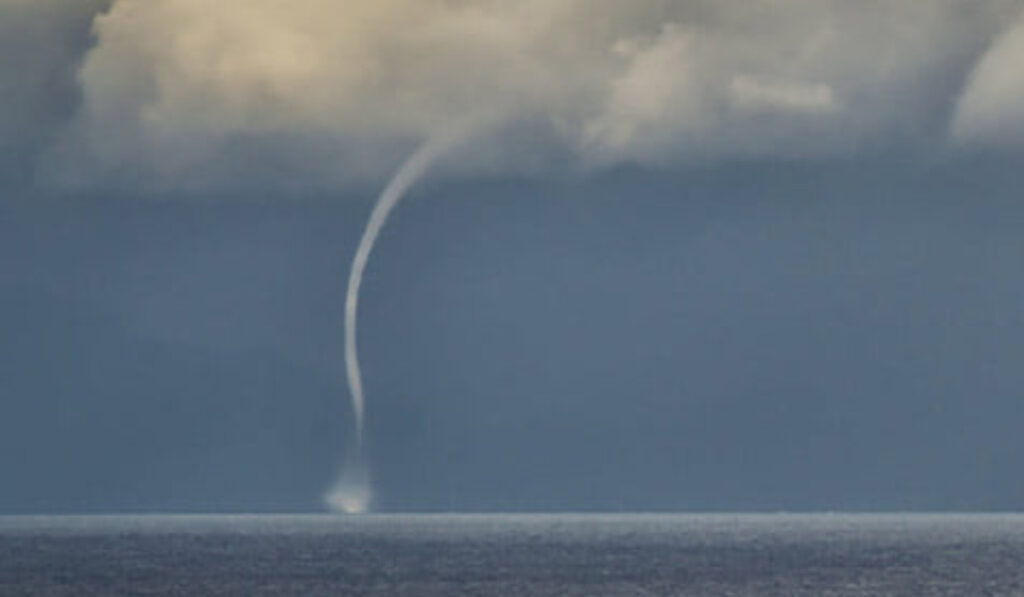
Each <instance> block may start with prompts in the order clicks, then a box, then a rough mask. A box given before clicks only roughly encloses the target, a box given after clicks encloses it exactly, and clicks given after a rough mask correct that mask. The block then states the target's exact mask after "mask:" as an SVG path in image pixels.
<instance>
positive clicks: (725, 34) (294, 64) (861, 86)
mask: <svg viewBox="0 0 1024 597" xmlns="http://www.w3.org/2000/svg"><path fill="white" fill-rule="evenodd" d="M0 2H2V4H0V6H2V10H3V11H4V12H6V13H10V14H15V13H18V12H24V11H28V10H31V8H30V7H31V6H33V5H32V3H28V2H23V1H15V0H0ZM45 4H48V5H53V6H56V5H58V4H61V3H60V2H57V1H56V0H46V2H45ZM63 4H71V2H70V0H68V1H67V2H64V3H63ZM1022 9H1024V4H1022V3H1021V2H1020V1H1018V0H984V1H968V0H927V1H921V0H896V1H893V2H880V1H879V2H875V1H871V2H859V3H850V2H843V1H841V0H825V1H821V0H771V1H768V0H764V1H759V2H747V1H739V0H737V1H726V2H721V1H711V0H694V1H686V2H684V1H678V2H674V1H670V0H636V1H633V2H628V3H627V2H621V1H620V0H522V1H519V2H499V1H497V0H428V1H424V0H349V1H347V2H343V3H339V2H336V1H334V0H302V1H295V0H291V1H286V0H253V1H250V2H220V3H210V2H206V1H205V0H117V1H115V2H114V3H113V5H112V6H111V7H110V8H109V10H107V11H105V12H103V13H100V14H97V16H96V17H95V19H94V23H93V31H94V35H95V45H94V46H93V47H92V48H91V49H90V50H89V51H88V54H87V55H85V56H84V60H83V62H82V64H81V66H80V68H79V69H78V72H77V82H78V86H79V89H80V102H79V105H78V108H77V110H76V112H75V114H74V116H73V118H71V119H70V122H69V123H68V124H67V126H65V127H64V129H63V132H62V134H61V135H60V136H59V138H58V139H57V140H55V141H53V143H52V146H51V147H50V150H49V151H48V152H47V158H46V160H47V168H48V170H47V172H48V176H51V177H53V178H55V179H59V180H63V181H65V182H67V181H70V182H85V183H96V182H111V181H113V182H117V181H126V180H127V181H148V183H151V184H158V185H182V184H194V185H205V184H220V183H230V182H231V181H232V180H239V179H259V178H260V177H277V176H279V175H284V176H291V177H300V178H304V179H308V180H313V181H318V182H319V183H322V184H329V185H344V184H347V183H350V182H353V181H364V180H376V179H379V178H380V177H381V176H384V175H386V173H387V172H389V171H390V170H391V169H392V168H393V167H394V166H395V164H396V163H398V162H399V161H400V160H401V159H402V158H403V157H404V155H405V154H407V152H408V151H410V149H411V148H412V147H413V146H415V145H416V144H417V143H420V142H422V141H423V140H425V139H427V138H430V137H432V136H436V135H439V134H442V133H443V132H444V131H446V130H449V129H451V128H453V127H458V126H466V125H467V123H480V129H481V131H482V132H481V134H480V135H477V137H476V139H475V140H474V141H473V143H472V144H470V146H468V147H467V148H466V149H465V150H464V151H462V152H461V153H459V154H458V155H456V156H453V157H452V158H451V159H449V160H448V163H447V164H446V167H447V168H448V169H449V170H450V171H458V172H460V173H474V172H476V173H478V172H508V171H519V172H531V171H543V170H546V169H551V168H556V167H558V168H561V167H569V168H583V169H586V168H600V167H603V166H608V165H614V164H619V163H641V164H672V163H679V162H685V161H694V160H696V161H701V160H716V159H722V158H735V157H740V158H759V157H765V156H768V157H783V158H802V157H811V156H821V155H836V154H848V153H851V152H858V151H870V150H872V149H873V148H877V147H892V146H900V147H903V146H906V147H910V148H922V150H923V148H930V147H934V146H936V143H937V142H938V144H939V145H952V146H960V145H971V146H974V145H989V144H994V145H998V146H1001V147H1003V146H1016V145H1019V144H1020V143H1021V141H1022V140H1024V76H1022V75H1021V74H1020V73H1021V72H1022V71H1021V68H1020V64H1022V63H1024V16H1022V12H1021V11H1022ZM50 12H52V13H54V14H55V15H57V14H58V13H60V12H61V11H60V10H52V11H50ZM53 18H58V16H54V17H53ZM5 84H7V85H10V83H5ZM0 101H3V100H0ZM5 126H6V127H8V128H10V127H13V126H14V125H13V124H7V125H5ZM19 134H20V133H19Z"/></svg>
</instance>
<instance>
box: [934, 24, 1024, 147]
mask: <svg viewBox="0 0 1024 597" xmlns="http://www.w3.org/2000/svg"><path fill="white" fill-rule="evenodd" d="M952 132H953V135H954V137H955V138H956V139H957V140H959V141H961V142H963V143H966V144H970V145H986V144H995V145H1009V144H1017V145H1019V144H1020V143H1022V142H1024V12H1021V14H1020V16H1019V17H1018V18H1017V20H1016V22H1015V23H1014V25H1013V26H1012V27H1010V29H1009V30H1008V31H1007V32H1006V33H1005V34H1003V35H1002V36H1000V37H999V38H997V39H996V41H995V42H994V43H993V44H992V47H991V48H989V50H988V51H987V52H986V53H985V55H984V56H983V57H982V58H981V60H980V61H979V62H978V64H977V66H976V67H975V68H974V69H973V71H972V72H971V74H970V77H969V79H968V84H967V86H966V88H965V89H964V92H963V95H961V96H960V98H959V101H958V103H957V111H956V116H955V118H954V120H953V126H952Z"/></svg>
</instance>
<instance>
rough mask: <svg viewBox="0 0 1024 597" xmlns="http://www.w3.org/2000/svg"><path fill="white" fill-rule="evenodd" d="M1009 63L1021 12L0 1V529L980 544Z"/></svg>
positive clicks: (959, 7) (1000, 476) (1017, 437)
mask: <svg viewBox="0 0 1024 597" xmlns="http://www.w3.org/2000/svg"><path fill="white" fill-rule="evenodd" d="M1021 64H1024V3H1022V2H1020V1H1017V0H982V1H973V0H972V1H968V0H926V1H922V0H912V1H911V0H896V1H893V2H875V1H868V2H857V3H849V2H841V1H839V0H834V1H831V0H825V1H810V0H777V1H770V2H769V1H764V2H740V1H735V2H732V1H726V2H720V1H716V2H712V1H710V0H708V1H701V0H693V1H682V0H680V1H670V0H638V1H634V2H628V3H626V2H621V1H619V0H589V1H585V0H543V1H542V0H525V1H522V2H516V3H507V2H497V1H489V0H458V1H456V0H431V1H423V0H374V1H370V0H366V1H362V0H359V1H355V0H352V1H348V2H344V3H338V2H332V1H328V0H303V1H301V2H296V1H290V2H284V1H280V0H258V1H250V2H217V3H209V2H202V1H199V0H144V1H143V0H114V1H100V0H95V1H93V0H0V514H16V513H77V512H240V511H241V512H295V511H300V512H318V511H323V510H324V509H325V495H327V496H328V499H327V501H328V505H330V504H333V505H335V506H336V507H338V508H340V509H347V508H348V507H349V506H348V504H349V503H350V502H348V501H344V500H343V501H337V500H335V502H332V501H331V498H330V495H333V494H331V491H332V487H335V482H336V481H337V480H338V478H339V474H340V475H341V477H342V479H343V480H344V479H346V478H347V479H348V480H349V481H351V479H352V478H353V477H351V476H350V477H346V476H345V473H342V472H341V471H343V470H349V471H351V470H354V469H353V468H352V467H355V469H358V471H357V474H356V477H357V478H356V481H355V483H356V484H358V485H359V486H360V487H363V486H364V485H365V486H366V487H367V488H369V487H370V486H371V485H372V497H371V496H369V494H367V496H366V499H367V500H371V499H372V506H371V505H370V504H369V502H368V503H367V504H357V505H356V506H353V508H356V509H361V508H365V507H372V509H374V510H379V511H446V510H457V511H609V510H642V511H651V510H657V511H709V510H710V511H779V510H785V511H832V510H843V511H847V510H853V511H860V510H871V511H877V510H885V511H892V510H901V511H902V510H964V511H973V510H1019V509H1020V508H1021V507H1022V506H1024V477H1022V476H1021V475H1020V460H1019V458H1020V456H1019V455H1020V454H1022V453H1024V434H1022V433H1020V428H1021V422H1022V417H1024V402H1022V401H1021V391H1022V388H1024V367H1022V366H1021V362H1022V359H1024V345H1022V340H1021V339H1022V338H1024V274H1022V273H1021V268H1020V263H1021V256H1022V255H1024V235H1022V234H1021V231H1022V227H1024V201H1022V197H1021V192H1020V188H1021V184H1020V183H1021V166H1022V164H1024V75H1022V72H1024V70H1022V69H1021V67H1020V65H1021ZM403 165H405V166H404V167H403ZM396 173H398V174H397V176H396ZM403 173H404V174H403ZM386 188H389V189H391V190H392V191H393V194H392V195H391V196H390V198H391V200H393V205H391V206H390V207H393V208H394V209H393V210H392V211H390V214H389V213H388V211H387V210H383V211H382V210H381V208H380V206H382V205H384V203H385V202H386V200H387V199H388V198H389V195H388V193H387V192H385V191H384V189H386ZM403 191H404V192H403ZM378 199H380V203H378ZM375 205H376V206H378V210H377V212H376V213H377V214H378V215H379V216H380V218H379V221H378V224H380V227H379V230H378V231H377V232H379V234H376V235H375V234H368V233H366V232H365V231H366V230H367V223H368V221H369V222H373V221H374V220H373V218H371V213H373V212H374V207H375ZM389 216H390V217H389ZM371 229H372V225H371ZM374 241H376V242H375V243H374ZM361 243H362V244H363V246H364V249H365V250H364V251H363V252H362V253H360V251H359V247H360V245H361ZM370 249H372V251H370ZM359 254H362V255H363V258H364V260H365V262H364V263H363V265H364V266H365V271H362V272H361V274H362V275H361V276H352V275H351V274H352V272H353V262H354V259H355V261H356V262H358V261H359V259H358V258H357V257H356V256H357V255H359ZM355 269H356V270H358V268H355ZM351 278H355V284H352V281H353V280H352V279H351ZM360 282H361V283H360ZM353 289H354V290H355V291H358V293H355V294H354V293H353V292H352V291H353ZM354 299H358V311H356V309H355V306H356V303H355V302H353V301H354ZM347 301H349V305H351V306H352V309H350V314H351V315H352V319H351V321H349V322H348V324H347V323H346V302H347ZM356 319H357V320H358V335H357V337H358V362H356V361H355V359H354V357H355V356H356V353H355V351H354V350H352V349H353V348H354V347H355V341H354V338H355V337H356V334H355V326H354V322H355V321H356ZM346 330H349V331H350V332H351V334H352V338H353V340H352V343H351V344H350V345H349V344H348V343H347V341H346V336H345V335H346ZM353 367H354V368H355V369H354V372H355V378H353V375H354V373H353ZM354 379H356V380H357V383H355V384H354V383H353V380H354ZM354 387H358V388H360V389H358V390H354V389H353V388H354ZM362 425H365V427H363V431H362V432H361V433H360V432H359V431H358V429H359V428H360V426H362ZM346 467H348V468H346ZM343 485H344V484H343ZM351 495H352V494H351V493H346V494H345V496H348V497H351ZM345 496H343V497H345ZM339 504H340V505H339Z"/></svg>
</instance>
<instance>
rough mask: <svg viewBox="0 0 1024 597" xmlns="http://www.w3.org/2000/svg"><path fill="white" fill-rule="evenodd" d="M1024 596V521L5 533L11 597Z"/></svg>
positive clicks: (362, 524)
mask: <svg viewBox="0 0 1024 597" xmlns="http://www.w3.org/2000/svg"><path fill="white" fill-rule="evenodd" d="M112 594H145V595H318V594H331V595H741V596H742V595H816V596H817V595H1024V516H1021V515H895V514H894V515H660V514H643V515H640V514H621V515H618V514H617V515H562V514H551V515H372V516H363V517H349V518H346V517H334V516H110V517H105V516H103V517H0V595H5V596H6V595H112Z"/></svg>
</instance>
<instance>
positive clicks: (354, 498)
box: [324, 461, 373, 514]
mask: <svg viewBox="0 0 1024 597" xmlns="http://www.w3.org/2000/svg"><path fill="white" fill-rule="evenodd" d="M324 503H325V504H326V505H327V507H328V508H330V509H331V511H333V512H338V513H342V514H365V513H367V512H369V511H370V506H371V505H372V503H373V486H372V485H371V483H370V473H369V470H367V467H366V465H365V464H364V463H362V462H355V461H353V462H349V464H347V465H346V466H345V468H344V469H342V472H341V477H339V478H338V481H337V482H336V483H335V484H334V487H332V488H331V490H330V491H328V492H327V494H325V495H324Z"/></svg>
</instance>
